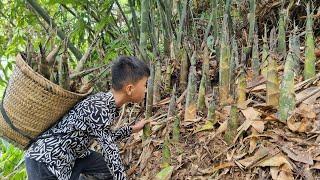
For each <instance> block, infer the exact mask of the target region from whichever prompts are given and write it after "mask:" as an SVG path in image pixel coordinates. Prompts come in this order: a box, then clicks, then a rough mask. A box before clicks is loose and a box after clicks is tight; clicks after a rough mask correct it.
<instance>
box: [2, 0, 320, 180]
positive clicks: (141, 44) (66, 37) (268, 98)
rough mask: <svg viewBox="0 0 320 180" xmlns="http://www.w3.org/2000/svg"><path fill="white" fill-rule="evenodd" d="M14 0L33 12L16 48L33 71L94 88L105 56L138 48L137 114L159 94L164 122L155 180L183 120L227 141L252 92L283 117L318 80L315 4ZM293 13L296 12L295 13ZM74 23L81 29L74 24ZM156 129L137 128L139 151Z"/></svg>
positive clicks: (153, 107) (67, 85) (75, 87)
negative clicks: (142, 88) (144, 76)
mask: <svg viewBox="0 0 320 180" xmlns="http://www.w3.org/2000/svg"><path fill="white" fill-rule="evenodd" d="M20 3H21V4H19V5H17V6H20V7H24V8H25V9H24V11H26V12H24V13H22V14H23V15H24V16H25V17H29V16H31V17H33V21H32V23H33V25H32V26H31V29H28V31H27V32H26V34H29V35H27V36H26V37H23V38H22V39H23V40H22V41H24V44H25V45H24V46H23V47H22V48H20V49H19V51H23V53H22V55H23V57H24V59H25V60H26V62H27V63H28V64H29V65H30V67H32V68H33V69H34V71H37V72H38V73H40V74H42V75H43V76H44V77H46V78H47V79H49V80H50V81H52V82H54V83H56V84H58V85H60V86H61V87H63V88H64V89H66V90H70V91H73V92H79V93H84V92H86V91H88V90H89V89H90V88H92V87H94V88H95V90H101V89H103V88H106V87H109V85H108V83H105V81H101V77H103V78H105V77H107V78H106V79H108V78H109V77H108V73H107V70H108V67H109V65H108V64H107V63H109V62H110V61H111V60H112V59H113V58H115V57H116V56H117V55H121V54H126V55H136V56H138V57H139V58H140V59H142V60H144V61H146V62H147V63H148V64H149V65H150V69H151V76H150V78H149V80H148V89H147V95H146V102H145V104H141V105H140V107H141V109H140V111H141V112H144V116H145V118H154V117H155V115H157V111H158V110H159V109H161V107H160V108H159V104H161V103H163V102H164V100H165V101H166V102H167V103H164V104H168V106H163V107H164V109H165V110H166V111H165V115H164V117H165V118H164V120H163V122H165V124H166V125H168V126H170V127H169V128H167V129H166V131H165V132H163V133H162V134H161V139H162V141H163V142H162V144H161V148H162V155H161V157H162V163H161V171H160V172H159V174H157V178H159V179H163V178H164V179H165V178H168V177H169V176H171V173H172V171H173V170H174V168H173V166H172V161H171V159H172V157H171V152H170V149H172V146H173V147H176V145H178V144H179V143H181V133H182V131H181V129H180V128H181V124H182V123H183V122H184V123H188V122H190V123H192V122H194V121H195V120H196V119H198V118H199V117H200V118H202V119H204V120H205V123H204V124H203V125H202V126H201V127H199V128H197V129H196V130H195V131H194V132H193V133H197V132H201V131H207V130H213V129H214V128H215V127H216V126H217V125H219V126H220V127H223V128H224V129H225V130H224V131H225V132H224V134H223V136H224V140H225V142H226V143H227V144H228V145H232V144H234V143H236V140H237V138H238V137H239V133H238V130H239V127H240V125H241V122H240V120H239V118H240V116H241V113H240V111H241V109H243V107H248V106H250V102H251V101H252V99H254V100H255V101H259V103H260V104H263V107H267V108H266V109H267V110H266V111H268V113H270V112H272V114H275V116H273V117H274V118H275V119H278V120H280V122H282V123H284V124H285V123H286V121H287V120H288V119H289V118H290V117H292V115H293V114H294V111H295V109H296V107H297V105H298V104H300V103H301V101H302V100H301V99H297V98H296V93H297V92H298V91H299V90H301V88H299V87H301V84H308V83H310V82H312V81H315V80H316V79H318V78H319V75H318V74H317V46H316V44H317V43H316V41H317V38H316V34H315V33H314V32H315V28H316V26H318V25H317V23H319V22H318V20H317V17H318V14H317V8H319V3H317V2H314V3H313V2H311V1H310V2H309V1H284V0H283V1H279V2H276V3H273V2H270V1H262V2H259V1H256V0H248V1H232V0H211V1H209V0H204V1H191V0H173V1H170V0H128V1H125V2H122V1H118V0H109V1H105V2H104V3H102V4H99V3H98V2H91V1H84V2H76V1H73V0H71V1H70V2H69V1H68V2H63V1H58V2H55V3H52V2H49V3H43V2H37V1H36V0H26V1H25V2H20ZM50 3H52V4H50ZM1 5H2V6H5V5H6V4H5V3H2V4H1ZM50 6H52V7H54V8H52V9H49V7H50ZM297 9H299V11H298V10H297ZM60 11H61V12H60ZM1 13H2V14H3V15H5V16H7V15H6V14H5V13H4V12H2V11H1ZM268 13H269V14H268ZM61 14H64V16H63V15H61ZM84 14H85V15H84ZM274 14H275V15H274ZM297 14H298V15H299V16H300V18H295V16H296V15H297ZM273 15H274V17H272V18H270V17H271V16H273ZM59 16H61V17H59ZM264 16H265V17H264ZM57 17H59V18H57ZM267 18H269V20H268V19H267ZM9 20H11V22H9V24H11V25H8V26H12V24H13V25H15V23H16V22H17V20H15V19H14V18H12V17H11V19H10V18H9V16H8V21H9ZM65 22H67V23H65ZM78 23H80V24H81V27H82V28H81V29H73V28H72V26H77V25H79V24H78ZM315 24H316V25H315ZM29 28H30V27H29ZM32 28H34V29H32ZM21 29H23V28H21ZM67 30H68V31H67ZM44 31H45V33H43V32H44ZM39 34H40V35H39ZM43 36H44V37H46V38H43ZM35 37H37V38H35ZM81 44H85V45H81ZM17 51H18V50H17ZM81 52H84V54H82V53H81ZM11 53H12V52H11ZM14 53H16V51H14ZM8 54H9V55H10V53H8ZM9 55H8V56H9ZM11 55H12V54H11ZM106 64H107V65H106ZM252 84H254V86H255V87H256V86H258V85H261V89H263V90H264V93H262V95H261V94H257V93H251V92H250V89H252V88H251V87H253V86H252ZM259 87H260V86H259ZM317 92H318V90H315V92H312V93H313V94H315V93H317ZM178 105H179V106H178ZM261 106H262V105H261ZM224 108H227V109H229V110H228V113H227V115H225V116H226V118H225V121H224V122H223V123H218V120H219V119H221V117H220V116H221V115H218V114H217V112H221V110H222V109H224ZM153 131H154V129H153V128H152V127H151V125H148V126H145V128H144V130H143V138H142V141H143V144H144V146H143V151H142V154H147V152H149V151H150V148H151V147H149V146H147V145H148V144H150V141H151V140H152V136H153V135H154V133H155V132H153ZM218 131H219V130H218ZM252 133H253V134H255V133H257V132H255V131H254V132H252ZM170 147H171V148H170ZM142 169H143V168H142ZM129 174H130V173H129Z"/></svg>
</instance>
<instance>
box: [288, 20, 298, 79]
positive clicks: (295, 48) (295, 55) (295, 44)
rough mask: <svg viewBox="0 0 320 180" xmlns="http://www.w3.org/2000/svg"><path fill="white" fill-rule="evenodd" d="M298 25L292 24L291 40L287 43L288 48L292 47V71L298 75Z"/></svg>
mask: <svg viewBox="0 0 320 180" xmlns="http://www.w3.org/2000/svg"><path fill="white" fill-rule="evenodd" d="M297 33H298V27H297V26H294V30H293V37H292V41H290V43H289V46H291V47H289V48H290V49H292V57H293V63H294V71H295V73H296V74H297V75H298V74H299V72H300V69H301V67H300V58H301V57H300V38H299V36H298V35H297Z"/></svg>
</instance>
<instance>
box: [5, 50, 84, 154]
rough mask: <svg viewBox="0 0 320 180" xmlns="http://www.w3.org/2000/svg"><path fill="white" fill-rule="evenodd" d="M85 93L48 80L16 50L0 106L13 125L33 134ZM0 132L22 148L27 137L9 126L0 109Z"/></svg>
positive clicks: (54, 120) (59, 115) (35, 135)
mask: <svg viewBox="0 0 320 180" xmlns="http://www.w3.org/2000/svg"><path fill="white" fill-rule="evenodd" d="M89 93H90V92H88V93H86V94H77V93H73V92H70V91H67V90H65V89H63V88H61V87H60V86H58V85H56V84H54V83H52V82H51V81H49V80H47V79H46V78H44V77H43V76H42V75H40V74H38V73H36V72H34V71H33V70H32V68H31V67H30V66H28V64H27V63H26V62H25V61H24V60H23V58H22V57H21V55H20V54H19V55H17V57H16V67H15V69H14V71H13V73H12V75H11V77H10V80H9V83H8V86H7V89H6V93H5V96H4V97H3V107H4V109H5V111H6V113H7V115H8V117H9V118H10V120H11V122H12V124H13V125H14V126H15V127H16V128H17V129H19V130H20V131H22V132H24V133H26V134H28V135H29V136H31V138H36V137H37V136H38V135H39V134H40V133H42V132H43V131H44V130H46V129H47V128H49V127H50V126H52V125H53V124H54V123H56V122H57V120H59V119H60V118H61V117H62V116H63V115H64V114H66V113H67V111H68V110H69V109H70V108H72V107H73V106H74V105H75V104H76V103H77V102H78V101H79V100H81V99H82V98H83V97H85V96H86V95H88V94H89ZM0 136H2V137H4V138H5V139H7V140H9V141H10V142H11V143H14V144H15V145H16V146H18V147H20V148H22V149H25V148H26V146H27V145H28V143H29V141H30V139H28V138H26V137H24V136H23V135H22V134H20V133H19V132H16V131H15V130H14V129H12V128H11V127H10V126H9V125H8V124H7V122H6V121H5V119H4V116H3V114H1V113H0Z"/></svg>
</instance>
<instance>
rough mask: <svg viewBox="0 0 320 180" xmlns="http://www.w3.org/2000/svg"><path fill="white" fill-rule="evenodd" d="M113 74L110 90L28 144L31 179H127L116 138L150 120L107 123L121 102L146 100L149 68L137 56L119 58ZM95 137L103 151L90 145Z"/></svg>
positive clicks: (82, 104) (83, 103)
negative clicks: (114, 127)
mask: <svg viewBox="0 0 320 180" xmlns="http://www.w3.org/2000/svg"><path fill="white" fill-rule="evenodd" d="M111 75H112V89H111V91H109V92H100V93H97V94H94V95H90V96H88V97H87V98H86V99H84V100H82V101H81V102H79V103H78V104H77V105H76V106H74V107H73V108H72V109H71V110H70V111H69V112H68V113H67V114H66V115H65V116H64V117H63V118H62V119H61V121H59V122H58V123H57V124H56V125H55V126H53V127H52V128H51V129H49V130H48V131H46V132H45V133H43V134H42V135H41V136H39V137H38V138H37V140H36V141H35V142H34V143H33V144H32V145H31V146H30V148H29V149H28V150H27V152H26V157H25V162H26V169H27V174H28V177H29V180H51V179H58V180H67V179H72V180H75V179H79V175H80V173H81V174H86V175H99V177H101V175H102V176H103V179H112V178H113V179H126V174H125V170H124V167H123V164H122V162H121V158H120V154H119V150H118V147H117V145H116V144H115V142H116V141H118V140H121V139H123V138H126V137H129V136H130V135H131V133H136V132H139V131H140V130H141V129H142V128H143V127H144V125H145V124H146V123H147V122H148V121H146V120H141V121H140V122H138V123H136V124H135V125H133V126H124V127H121V128H119V129H117V130H115V131H113V130H111V128H110V126H111V124H112V123H113V122H114V121H115V118H116V117H117V116H118V110H119V108H120V107H121V106H122V105H123V104H125V103H128V102H136V103H137V102H141V101H142V100H143V99H144V96H145V91H146V83H147V79H148V77H149V76H150V70H149V68H148V66H147V65H146V64H145V63H144V62H143V61H140V60H138V59H137V58H135V57H120V58H118V59H117V60H116V62H114V64H113V66H112V70H111ZM93 139H96V140H97V141H98V142H99V143H100V145H101V147H102V155H101V154H99V153H97V152H94V151H91V150H89V149H88V148H89V146H90V142H91V140H93Z"/></svg>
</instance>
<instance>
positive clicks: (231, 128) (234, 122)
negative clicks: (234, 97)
mask: <svg viewBox="0 0 320 180" xmlns="http://www.w3.org/2000/svg"><path fill="white" fill-rule="evenodd" d="M229 117H230V118H229V119H228V125H227V131H226V132H225V134H224V140H225V141H226V142H227V143H228V144H232V143H233V140H234V138H235V137H236V135H237V129H238V127H239V120H238V108H237V106H236V105H232V106H231V111H230V116H229Z"/></svg>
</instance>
